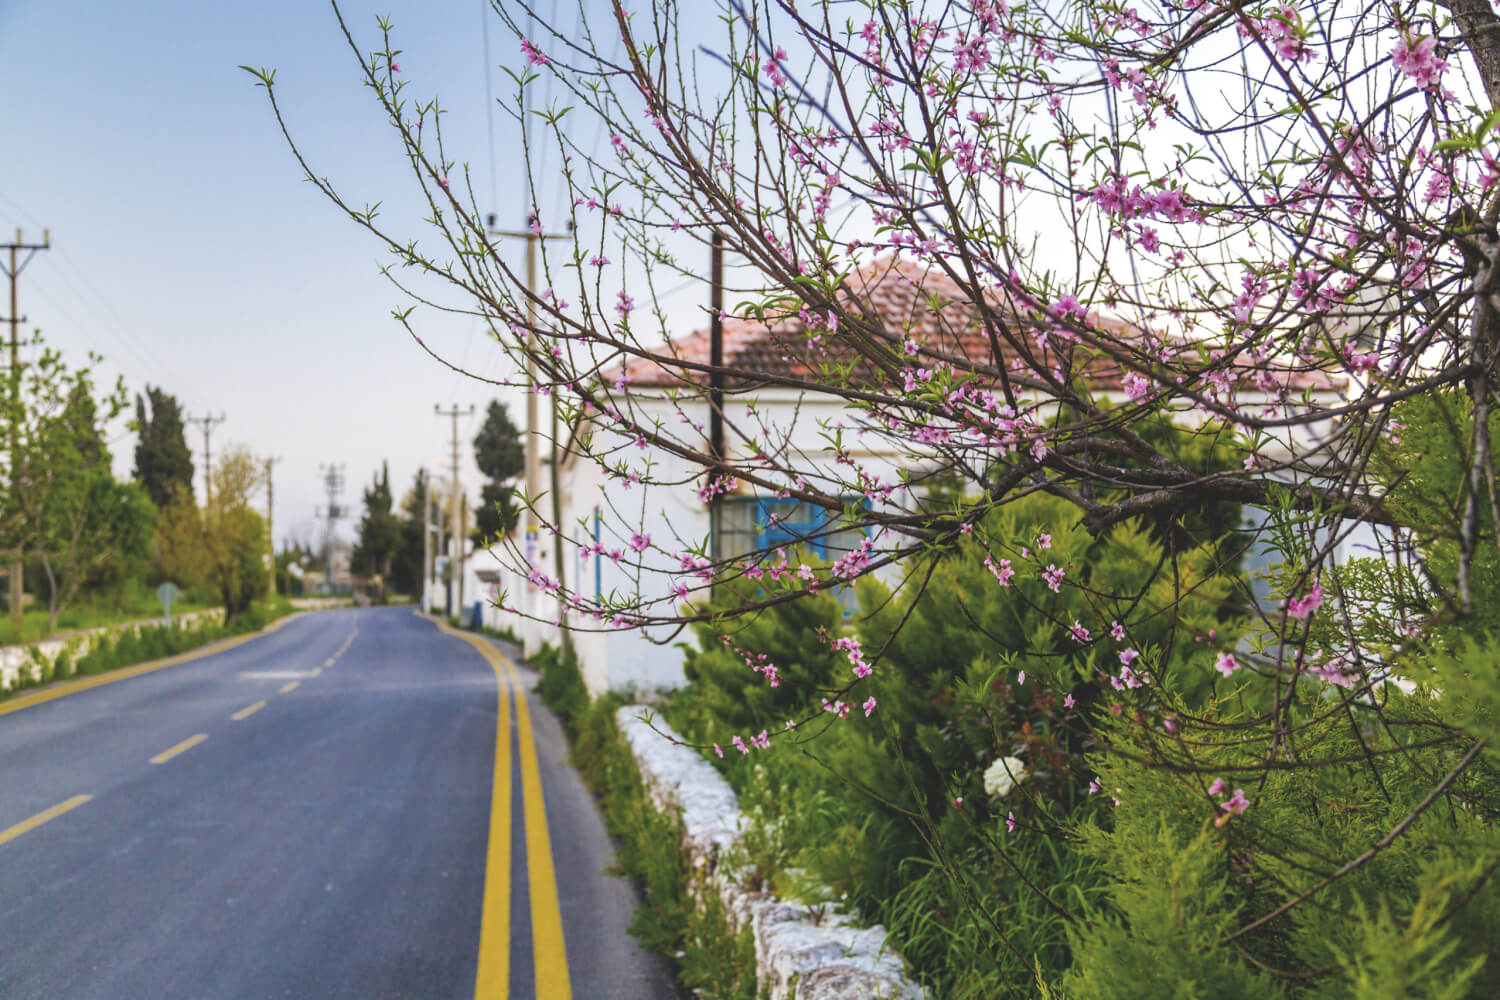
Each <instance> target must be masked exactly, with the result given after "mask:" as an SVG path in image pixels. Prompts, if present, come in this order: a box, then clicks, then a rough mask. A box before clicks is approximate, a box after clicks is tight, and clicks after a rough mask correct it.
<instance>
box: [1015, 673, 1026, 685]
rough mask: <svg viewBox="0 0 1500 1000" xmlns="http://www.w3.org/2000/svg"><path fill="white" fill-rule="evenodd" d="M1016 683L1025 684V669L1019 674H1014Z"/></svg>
mask: <svg viewBox="0 0 1500 1000" xmlns="http://www.w3.org/2000/svg"><path fill="white" fill-rule="evenodd" d="M1016 683H1017V684H1025V683H1026V671H1024V670H1023V671H1021V672H1020V673H1019V674H1016Z"/></svg>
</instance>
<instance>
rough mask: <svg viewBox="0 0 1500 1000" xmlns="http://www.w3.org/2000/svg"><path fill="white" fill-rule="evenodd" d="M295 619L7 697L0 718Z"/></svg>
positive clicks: (222, 647) (229, 645)
mask: <svg viewBox="0 0 1500 1000" xmlns="http://www.w3.org/2000/svg"><path fill="white" fill-rule="evenodd" d="M296 617H298V616H297V615H295V614H293V615H287V616H286V617H285V618H279V619H277V620H276V621H274V622H272V623H271V624H269V625H267V626H266V627H265V628H263V629H261V630H260V631H259V632H251V633H250V634H249V635H241V636H236V637H235V638H233V639H226V640H224V641H223V642H218V643H210V644H209V645H207V646H202V647H200V648H198V649H194V650H190V651H188V652H186V653H179V654H178V655H176V656H169V657H167V658H166V659H165V660H152V661H151V662H150V663H138V664H136V665H135V666H133V667H122V668H121V669H119V670H111V671H110V672H109V673H107V674H99V675H98V676H97V677H86V678H84V679H83V680H78V681H69V682H68V683H66V684H54V685H52V686H51V687H48V688H44V689H43V690H41V691H33V692H32V693H31V694H22V695H16V696H15V697H13V698H7V699H5V700H4V701H3V702H0V715H9V714H10V713H11V712H19V711H20V710H21V709H23V708H30V707H31V706H33V705H40V704H42V703H43V702H48V701H52V700H53V699H54V698H61V697H64V696H65V695H70V694H76V693H77V692H79V691H87V690H88V689H89V688H96V687H99V686H100V685H101V684H113V683H114V682H115V681H123V680H128V679H129V678H131V677H139V676H140V675H141V674H149V673H151V672H152V671H154V670H162V669H164V668H166V667H175V666H177V665H178V664H179V663H187V662H189V661H190V660H197V659H201V658H202V657H205V656H212V655H213V654H215V653H224V652H227V651H229V650H231V649H233V648H234V647H236V646H239V645H242V644H244V643H247V642H249V641H250V640H251V639H259V638H260V637H261V636H263V635H270V634H271V633H272V632H275V631H276V630H277V629H279V628H281V626H283V625H285V624H286V623H287V622H289V621H291V620H292V619H293V618H296Z"/></svg>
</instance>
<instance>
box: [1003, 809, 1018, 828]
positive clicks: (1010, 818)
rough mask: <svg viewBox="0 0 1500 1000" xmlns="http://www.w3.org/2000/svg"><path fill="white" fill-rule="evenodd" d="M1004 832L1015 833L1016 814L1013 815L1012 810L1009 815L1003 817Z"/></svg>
mask: <svg viewBox="0 0 1500 1000" xmlns="http://www.w3.org/2000/svg"><path fill="white" fill-rule="evenodd" d="M1005 832H1006V833H1015V832H1016V814H1015V811H1014V810H1012V811H1011V812H1010V814H1009V815H1007V816H1006V817H1005Z"/></svg>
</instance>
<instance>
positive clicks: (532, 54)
mask: <svg viewBox="0 0 1500 1000" xmlns="http://www.w3.org/2000/svg"><path fill="white" fill-rule="evenodd" d="M521 53H522V54H523V55H524V56H526V64H527V65H528V66H551V65H552V60H551V59H548V58H547V57H546V56H544V55H542V50H541V49H539V48H537V47H536V46H535V45H532V44H531V39H529V38H523V39H521Z"/></svg>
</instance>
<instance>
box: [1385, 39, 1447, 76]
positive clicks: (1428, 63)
mask: <svg viewBox="0 0 1500 1000" xmlns="http://www.w3.org/2000/svg"><path fill="white" fill-rule="evenodd" d="M1436 50H1437V39H1436V38H1433V37H1432V36H1431V35H1424V36H1423V37H1421V38H1413V37H1412V36H1411V35H1408V34H1407V33H1406V32H1404V31H1403V32H1402V33H1401V37H1400V38H1398V39H1397V40H1396V47H1395V48H1394V49H1392V50H1391V65H1392V66H1395V67H1396V69H1397V70H1399V71H1400V72H1401V73H1403V74H1405V75H1406V76H1409V77H1411V78H1412V79H1414V80H1416V81H1417V82H1418V83H1420V84H1421V85H1422V86H1424V87H1431V86H1434V85H1435V84H1436V83H1437V82H1438V78H1439V77H1441V76H1442V75H1443V71H1444V70H1446V69H1447V68H1448V63H1447V62H1446V61H1445V60H1442V59H1439V58H1438V57H1437V51H1436Z"/></svg>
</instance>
